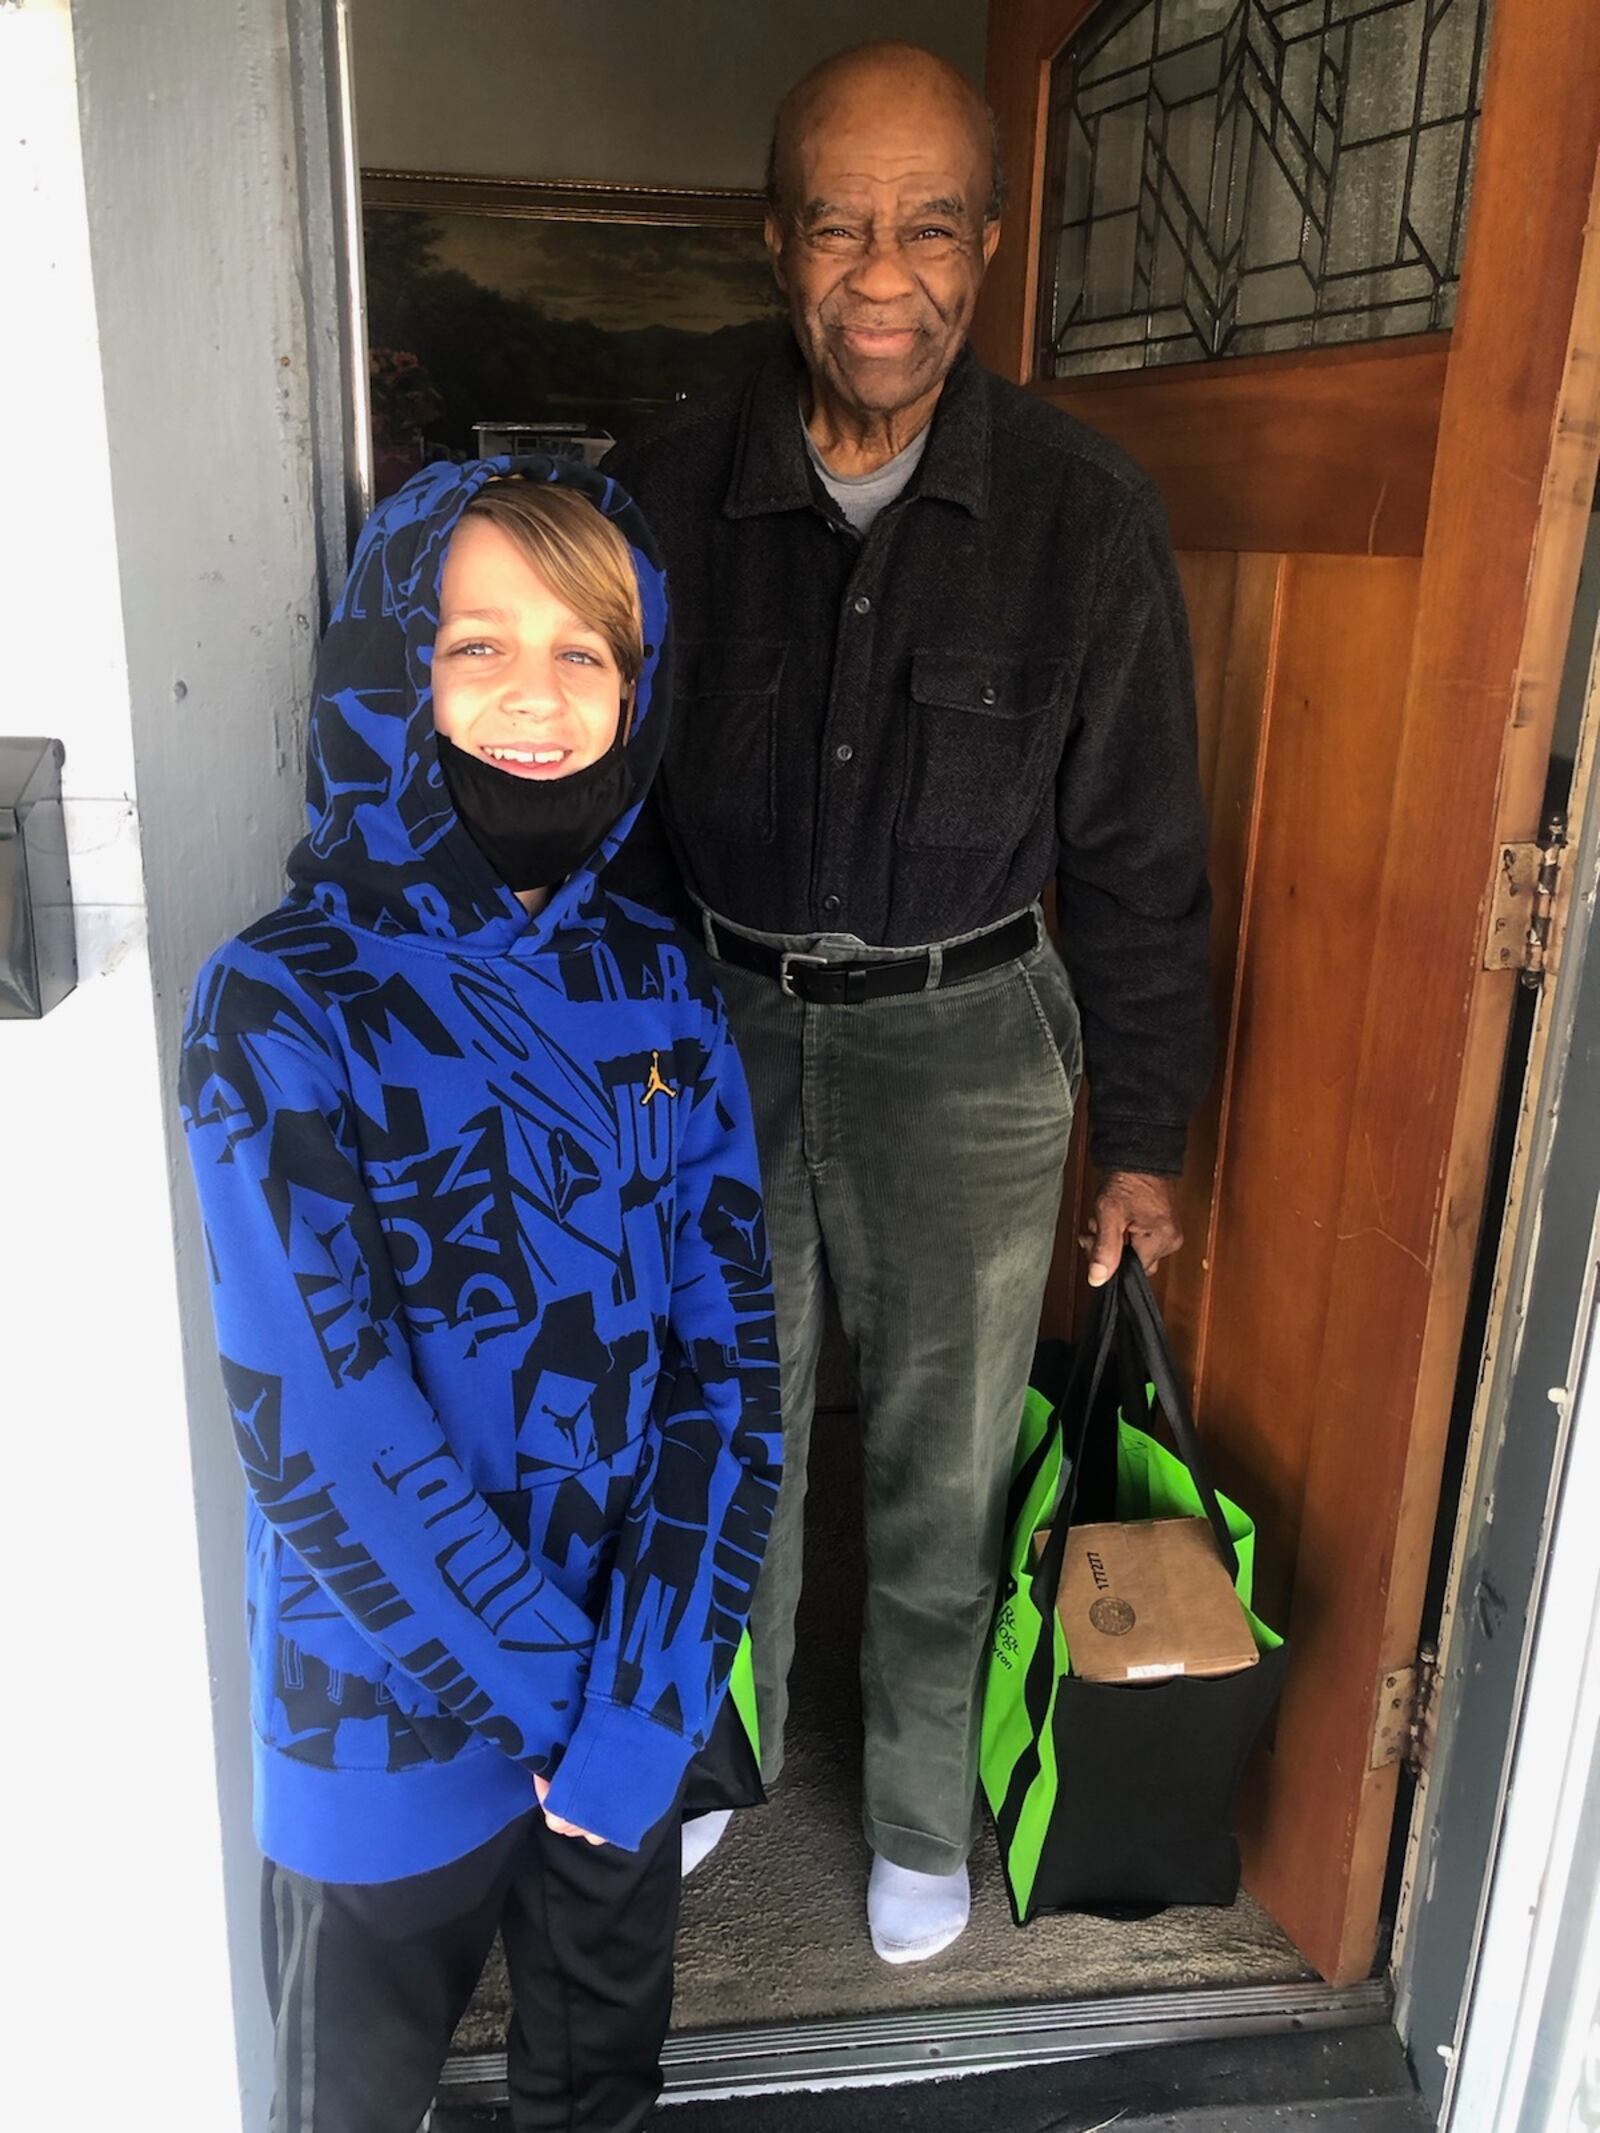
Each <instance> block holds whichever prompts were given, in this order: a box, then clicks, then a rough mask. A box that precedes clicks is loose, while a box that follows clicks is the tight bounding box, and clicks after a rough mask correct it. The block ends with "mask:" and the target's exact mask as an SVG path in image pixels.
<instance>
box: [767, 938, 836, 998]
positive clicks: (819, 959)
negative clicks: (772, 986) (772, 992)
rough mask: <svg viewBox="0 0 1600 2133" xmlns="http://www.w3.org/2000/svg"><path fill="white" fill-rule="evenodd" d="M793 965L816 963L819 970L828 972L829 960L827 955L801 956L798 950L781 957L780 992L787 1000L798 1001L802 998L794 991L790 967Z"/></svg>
mask: <svg viewBox="0 0 1600 2133" xmlns="http://www.w3.org/2000/svg"><path fill="white" fill-rule="evenodd" d="M793 963H815V964H816V966H817V968H818V969H819V970H826V969H827V967H828V958H827V957H826V956H825V955H801V954H800V953H799V952H798V950H792V951H790V952H789V953H788V954H786V955H780V956H779V958H778V990H779V992H781V993H782V994H783V996H784V998H785V999H786V1000H798V999H799V997H800V995H799V994H798V993H797V992H796V991H795V989H794V978H793V975H792V974H791V971H790V965H791V964H793Z"/></svg>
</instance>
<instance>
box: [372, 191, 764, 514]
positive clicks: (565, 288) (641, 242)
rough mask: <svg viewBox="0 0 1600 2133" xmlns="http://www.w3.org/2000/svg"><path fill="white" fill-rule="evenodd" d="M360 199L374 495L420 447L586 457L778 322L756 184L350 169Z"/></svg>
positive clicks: (393, 481)
mask: <svg viewBox="0 0 1600 2133" xmlns="http://www.w3.org/2000/svg"><path fill="white" fill-rule="evenodd" d="M361 206H362V228H363V252H364V262H365V270H366V291H367V321H368V359H369V376H370V383H371V395H372V409H373V454H374V470H375V489H376V493H377V494H378V495H380V496H382V495H385V494H387V493H388V492H389V491H390V490H392V489H394V488H397V487H398V486H399V485H400V483H401V482H402V481H403V480H404V479H405V478H406V476H407V474H409V473H410V472H412V471H414V469H415V468H416V467H418V466H421V465H423V464H425V463H426V462H427V461H429V460H431V459H440V458H450V459H465V458H469V457H473V456H478V455H481V454H487V453H490V452H499V451H528V450H536V451H551V452H556V453H560V454H563V455H565V456H571V457H577V458H583V459H586V460H588V461H590V462H591V463H593V462H594V461H595V460H597V459H599V458H600V457H602V456H603V455H604V453H605V452H606V451H608V450H609V449H610V446H611V444H612V443H613V442H614V441H617V440H618V439H620V438H623V437H626V436H628V435H631V434H632V433H633V432H634V431H635V430H637V429H638V428H639V427H640V426H641V425H642V424H643V423H645V422H647V421H648V420H650V418H651V417H652V416H654V415H656V414H658V413H660V412H661V411H662V410H663V409H664V408H666V407H669V406H670V405H671V404H672V402H673V401H674V400H678V399H684V398H687V397H689V396H690V395H691V394H693V393H696V392H699V391H702V390H704V389H705V388H706V387H708V386H711V385H714V384H716V383H718V382H720V381H721V380H722V379H724V378H727V377H730V376H732V375H735V374H737V373H738V372H739V371H741V370H743V369H747V368H750V367H753V366H754V364H756V363H757V362H759V361H760V359H761V357H762V355H763V354H764V352H765V351H766V349H767V348H768V347H769V346H770V344H771V341H772V339H773V338H774V336H775V334H776V333H777V331H778V330H779V329H780V325H781V320H782V315H783V314H782V309H781V304H780V301H779V298H778V295H777V291H776V286H775V284H774V282H773V279H772V270H771V266H770V264H769V262H768V259H767V255H766V251H765V247H764V245H763V242H762V224H763V221H764V218H765V214H766V201H765V199H764V197H763V196H762V194H761V193H759V192H755V191H734V190H729V189H713V188H701V189H683V188H670V187H665V186H646V185H590V184H586V183H581V182H578V181H575V180H565V179H562V180H551V179H508V178H486V177H457V176H447V175H442V174H436V173H431V172H424V171H400V170H366V171H364V172H363V173H362V181H361Z"/></svg>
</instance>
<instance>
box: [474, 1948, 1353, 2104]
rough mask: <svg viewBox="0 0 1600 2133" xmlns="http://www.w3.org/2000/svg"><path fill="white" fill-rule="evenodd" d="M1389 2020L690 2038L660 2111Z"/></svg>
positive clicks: (486, 2094)
mask: <svg viewBox="0 0 1600 2133" xmlns="http://www.w3.org/2000/svg"><path fill="white" fill-rule="evenodd" d="M1388 2019H1389V1991H1388V1987H1387V1985H1386V1984H1385V1983H1384V1982H1383V1981H1382V1980H1381V1979H1373V1980H1372V1981H1371V1982H1369V1983H1367V1984H1362V1985H1347V1986H1345V1987H1343V1988H1335V1987H1334V1986H1331V1985H1321V1984H1314V1985H1245V1986H1237V1987H1233V1988H1231V1989H1228V1990H1225V1991H1211V1992H1158V1993H1146V1994H1141V1995H1139V1996H1137V1997H1129V1998H1125V1999H1104V2000H1069V2001H1065V2002H1061V2003H1058V2004H1054V2005H1052V2004H1044V2005H1040V2006H1022V2007H942V2008H937V2009H929V2010H927V2011H926V2012H923V2013H917V2014H883V2015H863V2016H856V2017H853V2018H852V2019H851V2020H849V2021H824V2022H791V2023H783V2024H774V2025H772V2026H771V2027H766V2026H762V2027H750V2028H745V2029H702V2030H695V2031H691V2032H687V2033H685V2034H683V2035H680V2036H673V2037H669V2038H668V2039H667V2042H666V2047H665V2049H664V2050H663V2052H662V2055H661V2061H662V2066H663V2068H664V2069H665V2072H666V2077H667V2081H666V2092H665V2094H664V2096H663V2099H662V2100H663V2102H664V2103H669V2104H670V2103H675V2102H685V2101H688V2100H689V2099H691V2098H693V2099H694V2100H696V2101H698V2102H709V2101H712V2100H714V2099H715V2098H717V2097H719V2096H755V2095H763V2094H767V2095H772V2094H776V2093H778V2092H779V2091H781V2090H784V2089H823V2088H846V2087H851V2086H855V2085H857V2084H859V2085H862V2086H866V2085H868V2084H874V2085H875V2084H878V2083H881V2082H885V2081H914V2080H916V2079H917V2078H918V2077H919V2076H938V2075H949V2074H984V2073H998V2072H1000V2071H1001V2070H1002V2069H1003V2068H1006V2067H1015V2066H1028V2065H1035V2066H1039V2065H1050V2064H1065V2063H1066V2062H1068V2061H1070V2060H1074V2059H1093V2058H1099V2057H1101V2056H1103V2055H1105V2054H1108V2053H1111V2052H1122V2051H1130V2050H1135V2049H1139V2048H1141V2047H1151V2046H1157V2045H1163V2044H1200V2043H1204V2042H1206V2041H1208V2040H1210V2039H1213V2038H1218V2037H1249V2036H1272V2035H1284V2034H1287V2033H1289V2032H1291V2031H1299V2030H1308V2029H1351V2028H1358V2027H1361V2026H1364V2025H1366V2024H1369V2023H1380V2022H1386V2021H1388ZM439 2094H440V2098H441V2100H442V2101H444V2102H449V2103H455V2104H463V2103H481V2104H495V2103H504V2101H505V2096H506V2061H505V2054H504V2053H503V2052H484V2053H480V2054H477V2055H474V2056H472V2057H461V2058H457V2059H452V2060H451V2061H450V2062H449V2063H448V2065H447V2066H446V2068H445V2072H444V2078H443V2081H442V2083H441V2085H440V2090H439Z"/></svg>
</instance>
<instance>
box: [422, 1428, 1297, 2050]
mask: <svg viewBox="0 0 1600 2133" xmlns="http://www.w3.org/2000/svg"><path fill="white" fill-rule="evenodd" d="M860 1487H861V1478H860V1444H859V1437H858V1433H857V1428H856V1421H855V1417H854V1415H853V1414H849V1413H827V1414H819V1415H818V1417H817V1421H816V1427H815V1432H814V1442H813V1447H812V1459H811V1488H810V1495H809V1498H808V1503H807V1522H806V1549H807V1554H806V1580H805V1599H804V1603H803V1605H802V1609H801V1617H800V1626H799V1657H798V1659H797V1661H796V1665H795V1674H794V1683H793V1711H792V1715H791V1720H790V1730H789V1754H788V1762H787V1767H786V1769H785V1772H784V1777H783V1782H782V1784H781V1786H780V1787H779V1788H778V1789H777V1791H776V1792H775V1793H774V1795H773V1798H772V1800H771V1802H770V1803H769V1804H768V1805H767V1806H766V1807H763V1808H759V1809H755V1810H753V1811H751V1812H750V1813H748V1814H745V1815H740V1816H738V1817H736V1818H735V1821H734V1824H733V1827H732V1829H731V1831H730V1833H729V1835H728V1837H727V1838H726V1840H725V1841H724V1843H723V1844H722V1846H721V1847H720V1849H719V1850H718V1851H717V1852H716V1853H714V1854H713V1856H712V1857H711V1859H710V1860H709V1861H708V1862H707V1863H706V1864H705V1865H704V1866H703V1867H702V1868H701V1869H700V1871H699V1872H698V1873H697V1874H695V1875H693V1876H692V1877H691V1879H690V1881H689V1883H688V1885H687V1886H686V1888H685V1890H684V1915H683V1927H682V1931H681V1934H680V1936H679V1942H678V1989H677V2003H676V2014H675V2019H674V2025H673V2026H674V2029H675V2030H677V2031H694V2030H699V2029H724V2028H730V2027H737V2026H740V2025H742V2024H746V2023H771V2022H792V2021H805V2020H816V2019H820V2018H824V2017H847V2016H851V2015H865V2014H880V2013H889V2012H895V2011H905V2010H909V2009H913V2008H936V2007H963V2006H969V2007H970V2006H983V2005H990V2004H994V2003H997V2002H1021V2001H1061V2000H1073V1999H1078V1998H1084V1997H1093V1996H1099V1995H1102V1994H1129V1993H1139V1992H1157V1991H1163V1992H1164V1991H1177V1990H1183V1989H1203V1988H1206V1987H1221V1986H1228V1985H1266V1984H1277V1983H1289V1982H1304V1981H1307V1980H1309V1979H1310V1978H1311V1977H1312V1976H1313V1973H1312V1971H1311V1970H1309V1969H1308V1968H1307V1966H1306V1964H1305V1962H1304V1961H1303V1959H1302V1958H1301V1956H1300V1955H1299V1953H1298V1951H1297V1950H1296V1949H1295V1948H1294V1947H1293V1945H1292V1944H1291V1943H1290V1942H1289V1941H1288V1940H1287V1939H1286V1937H1285V1936H1284V1935H1283V1933H1282V1932H1280V1931H1279V1929H1278V1927H1277V1926H1276V1925H1274V1923H1273V1922H1272V1920H1271V1919H1270V1918H1268V1917H1267V1915H1266V1914H1265V1912H1263V1911H1262V1910H1261V1909H1260V1908H1259V1906H1257V1905H1256V1904H1254V1903H1252V1902H1251V1901H1250V1900H1249V1898H1248V1897H1241V1898H1240V1900H1239V1902H1238V1903H1237V1904H1235V1905H1234V1907H1233V1908H1232V1909H1231V1910H1227V1911H1212V1910H1173V1911H1167V1912H1164V1913H1162V1914H1161V1915H1160V1916H1158V1917H1155V1918H1152V1919H1148V1920H1146V1921H1144V1922H1143V1923H1141V1924H1137V1925H1127V1924H1114V1923H1110V1922H1107V1921H1105V1920H1101V1919H1094V1918H1084V1917H1076V1916H1070V1915H1063V1916H1058V1917H1048V1918H1042V1919H1040V1920H1039V1921H1038V1922H1037V1923H1036V1924H1034V1925H1033V1926H1030V1927H1029V1928H1028V1929H1027V1930H1026V1931H1024V1932H1019V1931H1018V1930H1017V1928H1016V1927H1015V1926H1014V1925H1013V1923H1012V1919H1011V1912H1010V1908H1009V1905H1008V1903H1007V1900H1006V1895H1005V1890H1004V1886H1003V1883H1002V1880H1001V1875H1000V1867H999V1861H998V1859H997V1857H996V1854H995V1850H994V1838H993V1833H992V1831H991V1830H990V1829H989V1827H988V1825H987V1823H985V1825H984V1826H983V1828H982V1829H981V1831H980V1833H979V1837H978V1842H977V1845H976V1847H975V1849H974V1853H973V1859H972V1877H973V1915H972V1924H971V1925H970V1927H969V1928H968V1930H967V1932H966V1933H965V1934H964V1935H963V1937H962V1938H961V1940H959V1941H958V1942H957V1943H956V1945H955V1946H954V1947H953V1948H951V1949H949V1950H948V1951H947V1952H946V1953H945V1954H944V1955H942V1956H939V1957H936V1958H935V1960H934V1961H933V1962H931V1963H922V1964H916V1965H911V1966H908V1967H905V1968H900V1969H895V1968H891V1967H890V1966H889V1965H888V1964H886V1963H882V1962H880V1961H879V1960H878V1958H877V1957H876V1956H875V1955H874V1954H873V1952H872V1946H871V1943H870V1941H869V1940H868V1938H867V1929H866V1913H865V1890H866V1875H867V1865H868V1852H867V1847H866V1844H865V1842H864V1840H863V1838H862V1835H861V1790H860V1741H861V1704H860V1693H859V1687H858V1683H857V1669H856V1660H857V1648H858V1643H859V1637H860V1614H861V1592H862V1584H863V1578H864V1562H863V1551H862V1541H861V1522H860ZM508 2004H509V2003H508V1997H507V1988H506V1981H505V1972H504V1967H503V1964H502V1962H501V1959H500V1956H499V1952H498V1950H497V1951H496V1954H495V1956H494V1957H493V1958H492V1959H491V1962H490V1965H489V1967H488V1969H487V1970H486V1971H485V1974H484V1979H483V1983H482V1985H481V1986H480V1988H479V1991H478V1994H477V1996H476V1998H475V1999H474V2001H473V2004H472V2006H471V2007H470V2009H469V2010H468V2012H467V2014H466V2016H465V2017H464V2019H463V2022H462V2025H461V2028H460V2030H459V2031H458V2032H457V2036H456V2044H455V2050H456V2051H457V2052H458V2053H478V2052H492V2051H497V2050H499V2049H500V2048H501V2046H502V2044H503V2041H504V2037H505V2029H506V2017H507V2011H508Z"/></svg>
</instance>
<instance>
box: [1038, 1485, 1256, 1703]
mask: <svg viewBox="0 0 1600 2133" xmlns="http://www.w3.org/2000/svg"><path fill="white" fill-rule="evenodd" d="M1046 1538H1047V1536H1046V1535H1045V1534H1039V1535H1037V1536H1036V1537H1035V1540H1034V1552H1035V1556H1037V1554H1038V1552H1039V1551H1040V1550H1041V1549H1042V1548H1043V1546H1044V1542H1045V1540H1046ZM1056 1605H1057V1611H1058V1613H1059V1614H1060V1616H1061V1626H1062V1628H1063V1629H1064V1630H1065V1632H1066V1637H1067V1651H1068V1653H1069V1654H1070V1656H1071V1660H1072V1671H1073V1672H1074V1673H1075V1674H1076V1675H1078V1676H1079V1678H1080V1679H1082V1680H1084V1681H1163V1680H1166V1679H1168V1678H1169V1677H1170V1676H1171V1675H1174V1674H1194V1675H1197V1676H1199V1677H1200V1678H1201V1679H1203V1680H1215V1679H1216V1678H1217V1677H1218V1676H1220V1675H1223V1674H1237V1673H1241V1672H1242V1671H1243V1670H1244V1668H1246V1667H1247V1666H1254V1665H1255V1664H1256V1660H1257V1658H1258V1656H1259V1655H1258V1653H1257V1651H1256V1642H1255V1638H1254V1636H1253V1635H1252V1634H1251V1630H1250V1624H1249V1622H1248V1621H1247V1620H1246V1619H1245V1612H1244V1609H1243V1607H1242V1606H1241V1605H1240V1603H1239V1595H1238V1594H1237V1593H1236V1592H1235V1591H1234V1589H1233V1580H1232V1579H1231V1578H1230V1577H1229V1575H1228V1572H1227V1570H1226V1568H1225V1566H1224V1564H1223V1562H1222V1558H1221V1557H1220V1556H1219V1555H1218V1553H1217V1544H1216V1541H1215V1540H1214V1539H1213V1538H1212V1533H1211V1528H1210V1527H1209V1526H1208V1525H1207V1523H1206V1521H1205V1520H1204V1519H1203V1518H1156V1519H1146V1520H1142V1521H1139V1522H1136V1523H1134V1524H1130V1525H1101V1526H1074V1527H1073V1528H1072V1531H1071V1533H1070V1534H1069V1536H1068V1539H1067V1553H1066V1561H1065V1563H1064V1565H1063V1568H1062V1573H1061V1591H1060V1595H1059V1597H1058V1600H1057V1603H1056Z"/></svg>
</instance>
